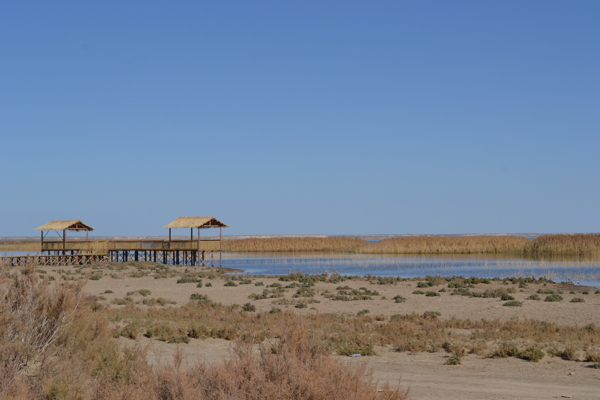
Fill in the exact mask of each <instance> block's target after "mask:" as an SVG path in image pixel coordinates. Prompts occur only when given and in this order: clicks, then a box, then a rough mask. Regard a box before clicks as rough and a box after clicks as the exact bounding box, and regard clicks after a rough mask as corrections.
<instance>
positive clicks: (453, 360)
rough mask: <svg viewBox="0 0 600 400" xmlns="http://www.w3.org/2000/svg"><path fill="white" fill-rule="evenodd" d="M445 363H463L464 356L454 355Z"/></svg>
mask: <svg viewBox="0 0 600 400" xmlns="http://www.w3.org/2000/svg"><path fill="white" fill-rule="evenodd" d="M444 364H445V365H461V364H462V358H460V357H459V356H456V355H454V356H452V357H450V358H448V359H447V360H446V362H445V363H444Z"/></svg>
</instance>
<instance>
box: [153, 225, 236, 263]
mask: <svg viewBox="0 0 600 400" xmlns="http://www.w3.org/2000/svg"><path fill="white" fill-rule="evenodd" d="M163 228H167V229H169V242H171V229H177V228H189V229H190V241H194V229H197V230H198V252H202V259H203V262H204V252H203V251H202V249H201V247H202V246H201V243H200V242H201V239H200V229H209V228H219V264H220V265H222V262H223V255H222V243H221V241H222V239H223V228H229V226H228V225H226V224H224V223H223V222H221V221H219V220H218V219H216V218H215V217H179V218H177V219H176V220H175V221H173V222H171V223H169V224H167V225H165V226H164V227H163ZM211 254H214V253H211ZM213 265H214V261H213Z"/></svg>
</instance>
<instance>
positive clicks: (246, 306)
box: [242, 303, 256, 312]
mask: <svg viewBox="0 0 600 400" xmlns="http://www.w3.org/2000/svg"><path fill="white" fill-rule="evenodd" d="M242 311H248V312H255V311H256V306H255V305H254V304H250V303H246V304H244V305H243V306H242Z"/></svg>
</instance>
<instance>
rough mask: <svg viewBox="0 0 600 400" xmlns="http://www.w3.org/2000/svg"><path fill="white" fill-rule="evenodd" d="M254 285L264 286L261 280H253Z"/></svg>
mask: <svg viewBox="0 0 600 400" xmlns="http://www.w3.org/2000/svg"><path fill="white" fill-rule="evenodd" d="M254 286H265V284H264V283H263V282H255V283H254Z"/></svg>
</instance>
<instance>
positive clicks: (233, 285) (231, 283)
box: [223, 281, 237, 287]
mask: <svg viewBox="0 0 600 400" xmlns="http://www.w3.org/2000/svg"><path fill="white" fill-rule="evenodd" d="M223 286H232V287H236V286H237V283H235V282H234V281H227V282H225V285H223Z"/></svg>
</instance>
